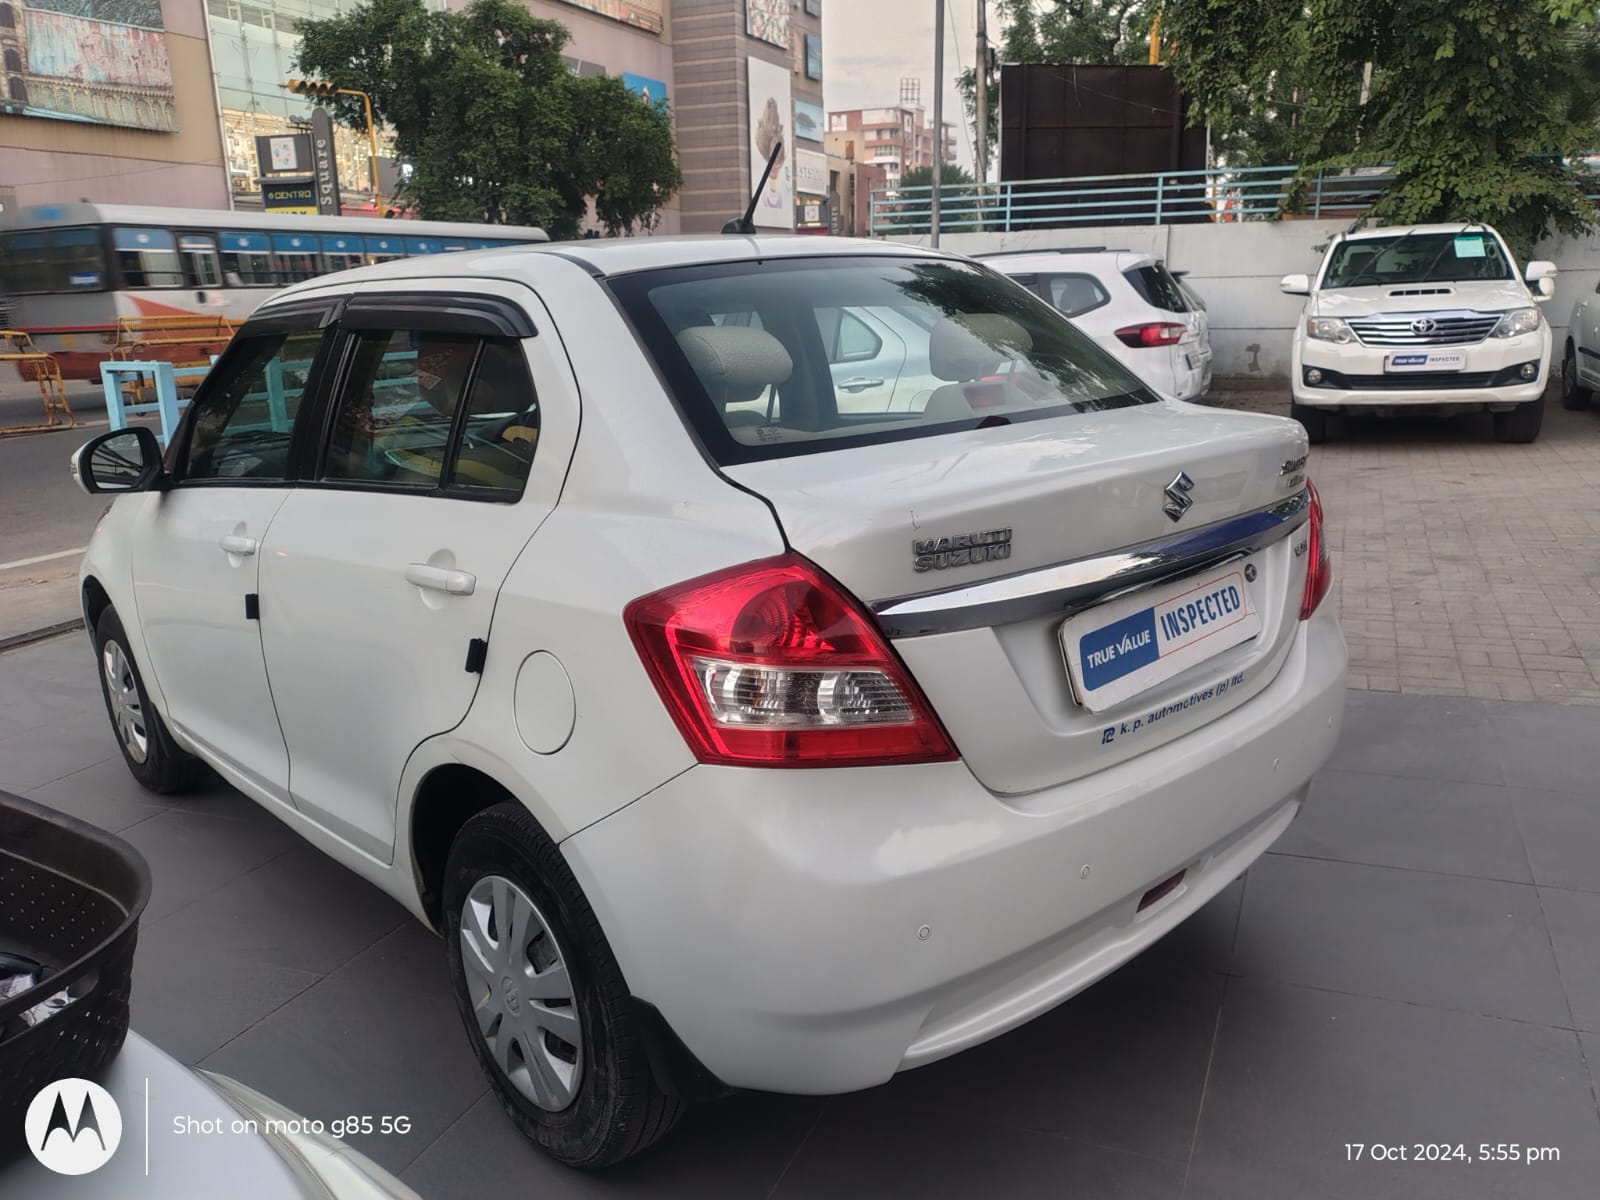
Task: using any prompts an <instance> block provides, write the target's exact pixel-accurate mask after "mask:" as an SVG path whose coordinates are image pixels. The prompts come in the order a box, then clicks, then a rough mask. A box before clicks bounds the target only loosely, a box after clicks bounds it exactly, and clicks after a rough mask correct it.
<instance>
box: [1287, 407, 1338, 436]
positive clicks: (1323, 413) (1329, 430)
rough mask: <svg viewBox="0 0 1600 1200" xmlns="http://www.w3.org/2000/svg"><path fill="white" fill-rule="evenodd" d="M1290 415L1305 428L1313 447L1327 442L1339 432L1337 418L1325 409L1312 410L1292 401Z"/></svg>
mask: <svg viewBox="0 0 1600 1200" xmlns="http://www.w3.org/2000/svg"><path fill="white" fill-rule="evenodd" d="M1289 415H1290V416H1291V417H1293V418H1294V419H1295V420H1296V421H1299V422H1300V424H1301V425H1302V426H1304V427H1305V431H1306V440H1307V441H1309V442H1310V443H1311V444H1312V445H1313V446H1316V445H1319V444H1321V443H1322V442H1325V441H1327V440H1328V439H1329V438H1330V437H1332V436H1333V435H1334V433H1335V432H1337V426H1336V424H1335V421H1336V419H1337V418H1336V417H1335V416H1334V415H1333V414H1332V413H1330V412H1329V411H1328V410H1327V409H1325V408H1311V407H1309V406H1308V405H1304V404H1296V403H1294V401H1292V400H1291V401H1290V402H1289Z"/></svg>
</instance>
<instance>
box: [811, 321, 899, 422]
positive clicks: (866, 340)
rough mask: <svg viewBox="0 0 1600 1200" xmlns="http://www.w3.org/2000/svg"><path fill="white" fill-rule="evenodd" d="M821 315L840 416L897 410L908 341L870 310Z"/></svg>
mask: <svg viewBox="0 0 1600 1200" xmlns="http://www.w3.org/2000/svg"><path fill="white" fill-rule="evenodd" d="M815 311H816V317H817V330H818V332H820V333H821V334H822V345H823V348H824V349H825V350H827V352H828V372H829V374H830V375H832V377H833V391H834V396H835V398H836V403H837V405H838V408H839V411H840V412H842V413H851V412H859V413H877V412H887V411H889V410H890V409H891V408H893V407H894V400H895V388H896V385H897V384H898V383H899V380H900V373H901V371H902V369H903V368H904V367H905V362H906V344H905V340H904V339H903V338H902V337H901V336H900V335H899V334H898V333H896V332H895V331H894V329H892V328H891V327H890V326H889V325H888V324H887V323H886V322H885V321H883V320H882V319H881V318H880V317H879V316H877V315H876V314H874V313H872V312H870V311H869V310H867V309H862V308H818V309H816V310H815ZM902 407H904V406H903V405H902Z"/></svg>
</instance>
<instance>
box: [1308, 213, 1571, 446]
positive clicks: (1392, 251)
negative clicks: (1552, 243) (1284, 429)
mask: <svg viewBox="0 0 1600 1200" xmlns="http://www.w3.org/2000/svg"><path fill="white" fill-rule="evenodd" d="M1555 274H1556V268H1555V264H1554V263H1548V262H1530V263H1529V264H1528V270H1527V275H1526V282H1524V278H1523V277H1522V276H1519V275H1518V274H1517V265H1516V260H1515V259H1514V258H1512V256H1511V251H1510V250H1508V249H1507V248H1506V244H1505V242H1504V241H1503V240H1502V239H1501V237H1500V235H1499V234H1498V233H1496V232H1495V231H1494V230H1493V229H1491V228H1489V227H1488V226H1487V225H1479V224H1476V223H1472V222H1467V223H1456V224H1449V225H1414V226H1411V227H1409V228H1395V229H1364V230H1361V231H1360V232H1356V233H1344V234H1340V235H1338V236H1337V237H1335V238H1334V239H1333V242H1332V244H1331V245H1329V247H1328V251H1327V254H1326V255H1325V256H1324V257H1323V260H1322V266H1321V267H1320V268H1318V270H1317V273H1316V275H1315V276H1314V277H1312V276H1306V275H1286V276H1285V277H1284V278H1283V280H1282V282H1281V283H1280V284H1279V287H1280V288H1281V289H1282V290H1283V291H1284V292H1285V293H1286V294H1288V295H1291V296H1306V297H1308V299H1307V301H1306V305H1305V310H1304V311H1303V312H1302V313H1301V319H1300V322H1299V324H1298V325H1297V326H1296V327H1295V332H1294V352H1293V366H1292V370H1291V375H1290V384H1291V387H1292V388H1293V391H1294V407H1293V410H1292V415H1293V416H1294V418H1295V419H1296V420H1298V421H1299V422H1300V423H1301V424H1302V425H1304V426H1305V428H1306V432H1307V434H1308V435H1309V436H1310V438H1311V440H1312V441H1313V442H1320V441H1322V440H1324V439H1325V438H1326V437H1328V436H1329V435H1330V434H1331V433H1332V432H1333V431H1334V430H1333V426H1332V424H1331V423H1330V422H1331V420H1332V419H1333V418H1334V416H1335V414H1337V413H1340V412H1352V411H1360V412H1365V413H1372V414H1377V415H1388V414H1389V413H1392V412H1396V411H1416V410H1417V409H1418V408H1429V409H1432V410H1434V411H1436V412H1440V413H1451V414H1453V413H1462V412H1481V411H1484V410H1487V411H1488V412H1491V413H1493V414H1494V432H1495V436H1496V437H1497V438H1499V439H1500V440H1501V441H1503V442H1531V441H1533V439H1534V438H1536V437H1538V436H1539V427H1540V425H1541V424H1543V422H1544V392H1545V385H1546V383H1547V382H1548V381H1549V372H1550V326H1549V325H1548V324H1547V323H1546V322H1545V320H1544V317H1543V314H1541V313H1540V311H1539V307H1538V306H1539V304H1542V303H1543V302H1544V301H1546V300H1548V299H1549V298H1550V297H1551V296H1553V295H1554V294H1555Z"/></svg>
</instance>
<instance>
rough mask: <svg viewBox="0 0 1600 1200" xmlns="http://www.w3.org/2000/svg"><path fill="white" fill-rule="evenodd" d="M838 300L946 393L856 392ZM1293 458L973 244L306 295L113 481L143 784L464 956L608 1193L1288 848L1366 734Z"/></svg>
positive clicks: (1179, 910)
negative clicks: (1131, 370)
mask: <svg viewBox="0 0 1600 1200" xmlns="http://www.w3.org/2000/svg"><path fill="white" fill-rule="evenodd" d="M846 316H849V317H850V318H851V319H852V320H860V321H861V322H862V324H863V326H864V327H866V328H868V329H870V330H871V331H873V334H874V336H875V337H877V336H882V335H883V332H885V331H886V332H888V333H892V335H893V336H894V337H896V338H904V339H910V340H912V341H913V343H914V344H912V345H910V346H908V347H907V357H908V359H914V360H915V362H916V364H917V365H916V366H915V367H914V368H913V373H914V374H915V373H917V372H920V371H922V370H924V369H926V371H928V372H929V373H931V375H932V377H933V378H934V379H935V380H936V381H937V384H936V386H935V387H933V388H932V390H931V392H929V394H927V395H926V396H922V397H915V398H913V399H912V400H909V401H906V402H905V403H902V402H901V400H900V399H899V398H898V397H897V395H896V393H895V392H894V391H893V390H892V389H890V390H887V391H883V390H880V393H879V404H878V407H877V409H876V410H875V411H872V410H868V409H866V408H864V407H863V405H862V402H861V397H862V395H863V394H864V393H862V392H851V391H849V389H848V388H847V387H844V386H842V384H843V383H844V382H845V381H846V380H848V379H851V378H854V377H855V376H854V375H853V374H852V373H851V372H853V371H854V370H855V365H854V364H851V363H845V364H839V363H836V362H835V361H834V360H835V359H837V358H838V357H840V356H841V355H844V356H846V357H848V356H849V353H853V352H860V351H862V350H863V348H871V343H870V342H869V341H868V340H867V339H866V338H865V337H864V336H863V335H862V334H861V331H860V330H859V329H857V328H856V327H855V326H854V325H850V326H848V327H847V328H845V329H843V330H842V329H841V326H842V325H844V324H845V322H844V317H846ZM845 334H848V336H845ZM923 364H926V366H925V368H924V366H923ZM836 367H842V369H841V370H838V371H836V370H835V368H836ZM1305 459H1306V442H1305V435H1304V433H1303V432H1302V431H1301V429H1300V427H1299V426H1297V425H1295V424H1294V423H1293V422H1291V421H1288V420H1283V419H1280V418H1274V417H1265V416H1253V415H1247V414H1242V413H1219V412H1215V411H1212V410H1209V409H1198V408H1195V407H1193V406H1190V405H1187V404H1181V403H1176V402H1170V401H1163V400H1161V399H1159V398H1158V397H1157V396H1155V395H1154V394H1153V393H1152V392H1150V391H1149V390H1147V389H1146V388H1145V387H1144V386H1142V385H1141V384H1140V383H1139V382H1138V381H1137V380H1136V379H1134V378H1133V377H1132V376H1131V375H1129V374H1128V373H1127V371H1125V370H1124V369H1123V368H1122V367H1121V366H1119V365H1118V364H1117V363H1116V362H1115V361H1113V360H1112V359H1110V358H1109V357H1107V356H1106V355H1104V354H1102V353H1101V352H1100V351H1099V350H1097V349H1096V348H1095V346H1094V345H1093V343H1091V342H1090V341H1089V340H1088V339H1087V338H1085V337H1084V336H1083V335H1081V334H1080V333H1078V332H1077V331H1076V330H1075V329H1073V328H1072V326H1071V325H1070V324H1068V323H1067V322H1066V321H1065V320H1063V319H1062V318H1061V316H1060V315H1059V314H1057V313H1056V312H1054V311H1053V310H1052V309H1051V308H1049V306H1047V305H1045V304H1044V303H1043V302H1042V301H1039V300H1037V299H1035V298H1033V297H1031V296H1029V295H1027V294H1026V293H1025V292H1023V291H1021V290H1020V289H1018V288H1016V287H1014V286H1012V285H1011V284H1009V283H1007V282H1005V281H1003V280H1002V279H1001V278H1000V277H998V276H996V275H994V274H993V273H991V272H989V271H987V270H984V269H983V268H982V267H979V266H977V265H974V264H972V263H970V262H967V261H965V260H963V259H959V258H954V257H946V256H940V255H938V254H930V253H927V252H923V251H917V250H913V249H911V248H907V247H894V246H887V245H885V246H873V245H869V244H865V243H861V242H854V241H834V240H829V239H816V238H787V239H786V238H754V239H752V238H744V237H722V238H712V239H700V240H685V241H668V240H662V239H655V238H650V239H640V240H637V241H617V242H612V243H606V244H603V245H600V244H590V243H585V244H583V245H581V246H580V245H577V244H572V245H567V246H552V247H548V248H527V249H517V250H497V251H475V252H471V253H469V254H466V255H456V256H437V257H434V258H430V259H428V260H426V261H425V262H424V261H422V260H417V259H411V260H405V261H402V262H396V263H393V264H389V265H386V266H380V267H374V268H369V269H364V270H357V271H350V272H343V273H340V274H338V275H335V276H329V277H325V278H322V279H318V280H314V281H310V282H307V283H304V284H300V285H296V286H295V287H292V288H290V289H289V290H287V291H286V292H283V293H281V294H280V295H279V296H278V297H276V298H274V299H273V300H271V301H269V302H268V303H267V304H266V305H264V306H263V307H262V308H261V309H259V310H258V311H257V313H256V314H255V315H254V316H253V317H252V318H251V319H250V320H249V321H248V322H247V323H246V324H245V325H244V326H243V327H242V328H241V329H240V330H239V332H238V334H237V335H236V336H235V337H234V339H233V341H232V343H231V344H230V345H229V346H228V349H227V351H226V353H225V354H224V355H223V356H222V358H221V360H220V361H219V362H218V363H217V365H216V366H215V367H214V368H213V370H212V371H211V373H210V375H209V377H208V378H207V379H206V380H205V382H204V383H203V384H202V385H201V387H200V389H199V391H198V393H197V394H196V396H195V399H194V402H193V404H192V406H191V407H190V409H189V411H188V413H187V414H186V416H185V418H184V421H183V424H182V427H181V428H180V430H179V431H178V433H177V434H176V436H175V438H174V440H173V443H172V445H171V447H170V448H169V449H168V451H167V453H166V455H165V459H164V461H163V458H162V456H161V455H160V454H159V453H158V452H157V449H156V446H155V442H154V438H153V437H152V435H151V434H150V432H149V431H148V430H147V429H143V428H140V429H135V430H125V431H120V432H116V433H108V434H104V435H102V436H100V437H98V438H96V439H94V440H93V441H91V442H89V443H88V444H87V445H86V446H85V447H84V448H83V449H82V450H80V451H79V452H78V453H77V455H76V456H75V459H74V465H75V468H76V470H77V472H78V476H79V479H80V481H81V483H82V484H83V485H84V486H85V487H86V488H87V489H88V490H89V491H91V492H113V491H116V492H122V493H125V494H123V495H121V496H120V497H119V498H118V499H116V501H115V502H114V503H113V504H112V505H111V506H110V508H109V509H108V511H107V513H106V515H105V517H104V519H103V520H102V521H101V523H100V526H99V528H98V529H97V531H96V533H95V536H94V539H93V542H92V544H91V545H90V547H89V550H88V553H87V554H86V555H85V557H84V564H83V572H82V588H83V606H84V615H85V619H86V621H87V624H88V628H89V629H90V630H91V631H92V634H93V641H94V648H95V653H96V656H97V661H98V664H99V669H100V674H101V678H102V680H103V682H104V685H105V698H106V705H107V709H108V711H109V713H110V715H111V718H112V720H113V722H114V724H115V726H116V729H117V732H118V735H119V738H120V742H121V746H122V750H123V754H124V756H125V758H126V760H127V763H128V766H129V768H130V769H131V770H132V772H133V774H134V775H135V776H136V777H137V778H138V779H139V780H140V781H141V782H143V783H144V784H145V785H147V786H148V787H151V788H154V789H157V790H160V791H178V790H181V789H183V788H184V787H186V786H188V785H190V784H192V783H193V782H194V780H195V777H196V774H197V773H198V772H199V771H200V770H201V769H202V764H205V765H209V766H210V767H211V768H214V769H215V770H216V771H217V772H218V773H219V774H221V775H222V776H223V777H224V778H225V779H226V780H227V781H228V782H230V783H231V784H233V785H234V786H235V787H237V788H239V789H240V790H241V791H242V792H244V793H246V794H247V795H249V796H251V797H253V798H254V799H255V800H257V801H259V802H260V803H261V804H262V805H263V806H265V807H266V808H267V809H268V810H269V811H271V812H272V813H274V814H275V815H276V816H278V817H279V818H281V819H282V820H283V821H284V822H285V823H287V824H288V825H290V826H291V827H292V828H294V829H295V830H297V831H299V832H300V833H301V834H303V835H304V836H305V837H306V838H307V839H308V840H309V841H311V842H313V843H314V844H315V845H317V846H318V847H320V848H321V849H323V850H324V851H326V852H327V853H328V854H330V855H331V856H333V857H334V858H336V859H338V860H339V861H340V862H342V863H344V864H346V865H347V866H349V867H350V869H351V870H353V871H356V872H357V873H359V874H360V875H362V876H364V877H365V878H367V879H369V880H371V881H372V882H373V883H374V884H376V885H377V886H378V887H380V888H382V889H384V890H385V891H387V892H389V893H391V894H392V895H394V896H395V897H397V898H398V899H399V900H400V901H401V902H402V903H404V904H405V905H406V906H408V907H409V908H410V909H411V911H412V912H414V913H415V914H416V915H417V916H418V917H419V918H420V919H422V920H423V921H426V922H427V923H428V924H429V925H431V926H432V927H433V928H435V929H437V930H439V931H440V933H441V934H442V935H443V936H444V940H445V946H446V950H447V953H448V960H449V969H450V972H451V975H452V978H453V981H454V986H455V990H456V995H457V998H458V1002H459V1005H460V1009H461V1015H462V1018H463V1021H464V1023H465V1025H466V1027H467V1030H468V1034H469V1037H470V1039H471V1042H472V1046H473V1048H474V1051H475V1053H476V1054H477V1057H478V1059H479V1060H480V1062H481V1064H482V1066H483V1069H484V1070H485V1072H486V1073H487V1075H488V1077H489V1079H490V1080H491V1081H492V1085H493V1087H494V1088H495V1091H496V1092H497V1094H498V1096H499V1097H500V1099H501V1101H502V1102H503V1104H504V1105H505V1107H506V1109H507V1111H508V1112H509V1113H510V1115H511V1117H512V1119H513V1120H514V1121H515V1122H516V1124H517V1125H518V1126H519V1127H520V1128H521V1129H523V1130H524V1131H525V1132H526V1133H528V1134H529V1136H531V1137H532V1138H533V1139H534V1140H536V1141H537V1142H538V1143H539V1144H540V1145H541V1146H543V1147H544V1148H545V1149H547V1150H548V1151H549V1152H550V1153H551V1154H553V1155H555V1156H556V1157H557V1158H559V1159H561V1160H563V1161H565V1162H569V1163H574V1164H577V1165H582V1166H597V1165H602V1164H605V1163H609V1162H614V1161H616V1160H618V1159H620V1158H622V1157H625V1156H626V1155H628V1154H630V1153H632V1152H634V1151H636V1150H638V1149H640V1148H641V1147H643V1146H645V1145H648V1144H649V1143H650V1142H651V1141H652V1140H654V1139H655V1138H656V1137H658V1136H659V1135H660V1134H661V1133H662V1132H664V1131H665V1130H666V1129H667V1128H668V1127H669V1126H670V1125H671V1124H672V1122H673V1120H674V1119H675V1117H676V1115H677V1114H678V1112H679V1110H680V1108H681V1105H682V1103H683V1102H684V1101H686V1100H691V1099H694V1098H697V1097H705V1096H712V1095H716V1094H719V1093H721V1092H723V1091H725V1090H727V1089H730V1088H754V1089H764V1090H772V1091H788V1092H804V1093H822V1092H839V1091H847V1090H851V1089H856V1088H865V1087H870V1086H872V1085H874V1084H878V1083H882V1082H883V1081H885V1080H887V1079H888V1078H890V1077H891V1076H892V1075H894V1074H895V1073H896V1072H897V1071H901V1070H905V1069H906V1068H909V1067H914V1066H918V1065H921V1064H923V1063H928V1062H932V1061H934V1060H936V1059H939V1058H942V1057H944V1056H946V1055H949V1054H953V1053H955V1052H956V1051H959V1050H962V1049H964V1048H966V1047H969V1046H974V1045H976V1044H978V1043H980V1042H982V1041H985V1040H986V1039H989V1038H992V1037H994V1036H996V1035H997V1034H1000V1033H1002V1032H1004V1031H1005V1030H1007V1029H1010V1028H1012V1027H1013V1026H1016V1025H1018V1024H1020V1023H1022V1022H1023V1021H1026V1020H1028V1019H1029V1018H1031V1017H1033V1016H1035V1015H1037V1014H1039V1013H1041V1012H1043V1011H1045V1010H1046V1009H1049V1008H1051V1007H1052V1006H1054V1005H1056V1004H1059V1003H1060V1002H1061V1001H1062V1000H1064V999H1065V998H1067V997H1068V996H1070V995H1072V994H1073V993H1074V992H1077V991H1079V990H1080V989H1082V988H1084V987H1086V986H1088V985H1089V984H1090V983H1092V982H1093V981H1094V980H1095V979H1097V978H1099V977H1100V976H1102V975H1104V974H1105V973H1106V972H1108V971H1110V970H1112V969H1113V968H1115V967H1116V966H1117V965H1118V964H1120V963H1122V962H1124V961H1126V960H1127V959H1129V958H1130V957H1132V956H1133V955H1135V954H1137V953H1139V951H1141V950H1142V949H1144V948H1145V947H1146V946H1149V945H1150V944H1151V943H1152V942H1154V941H1155V940H1156V939H1157V938H1159V937H1161V936H1162V935H1163V934H1164V933H1166V932H1167V931H1168V930H1170V929H1171V928H1172V927H1173V926H1174V925H1176V924H1177V923H1178V922H1179V921H1181V920H1183V919H1184V918H1185V917H1187V916H1189V914H1191V913H1193V912H1194V911H1195V910H1196V909H1198V908H1199V907H1200V906H1201V905H1203V904H1205V903H1206V901H1207V900H1209V899H1210V898H1211V897H1213V896H1215V895H1216V894H1217V892H1218V891H1220V890H1221V889H1222V888H1223V887H1225V886H1226V885H1227V884H1228V882H1229V881H1230V880H1232V879H1234V878H1236V877H1237V876H1238V875H1239V874H1240V872H1242V871H1243V870H1244V869H1245V868H1246V867H1247V866H1249V865H1250V863H1251V862H1252V861H1254V859H1255V858H1256V857H1257V856H1258V855H1259V854H1261V853H1262V852H1263V851H1264V850H1265V849H1266V848H1267V847H1268V846H1270V845H1271V844H1272V842H1273V840H1274V839H1275V838H1277V836H1278V835H1279V834H1280V833H1282V832H1283V830H1284V828H1285V827H1286V826H1287V825H1288V824H1289V822H1290V821H1291V820H1292V819H1293V818H1294V816H1295V814H1296V812H1297V811H1298V809H1299V807H1300V804H1301V801H1302V799H1303V798H1304V796H1305V792H1306V786H1307V782H1308V781H1309V780H1310V778H1311V775H1312V773H1313V772H1314V771H1315V770H1316V769H1317V768H1318V767H1319V766H1320V765H1321V763H1322V762H1323V760H1324V759H1325V758H1326V756H1327V755H1328V753H1329V751H1330V750H1331V748H1332V746H1333V744H1334V740H1335V739H1336V737H1337V736H1338V733H1339V724H1340V716H1341V713H1342V710H1343V704H1344V674H1345V650H1344V643H1343V640H1342V639H1341V636H1340V633H1339V627H1338V623H1337V620H1336V617H1335V616H1334V614H1333V612H1332V611H1331V609H1332V606H1331V605H1330V604H1326V603H1323V600H1324V596H1325V595H1326V593H1327V591H1328V587H1329V580H1330V575H1331V572H1330V566H1329V560H1328V545H1327V540H1326V537H1325V534H1324V531H1323V527H1322V511H1321V506H1320V504H1319V502H1318V500H1317V498H1316V493H1315V492H1314V491H1313V490H1312V488H1311V486H1310V484H1309V483H1308V482H1307V480H1306V478H1305V474H1304V467H1305ZM126 493H132V494H126ZM333 919H336V915H334V917H333Z"/></svg>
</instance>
